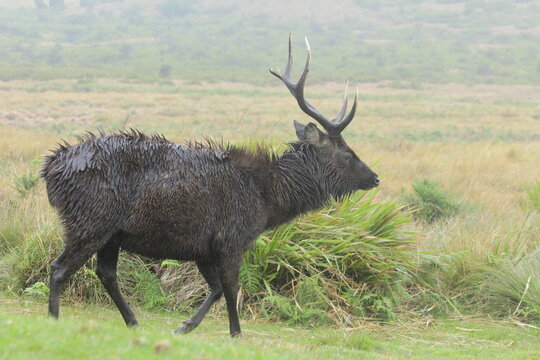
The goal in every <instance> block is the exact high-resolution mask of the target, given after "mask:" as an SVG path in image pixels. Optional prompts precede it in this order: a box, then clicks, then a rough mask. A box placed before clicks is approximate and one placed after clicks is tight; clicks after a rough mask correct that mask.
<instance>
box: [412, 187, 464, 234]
mask: <svg viewBox="0 0 540 360" xmlns="http://www.w3.org/2000/svg"><path fill="white" fill-rule="evenodd" d="M403 198H404V200H405V202H406V203H407V204H409V206H410V207H412V208H414V209H415V210H416V211H415V216H416V217H418V218H419V219H420V220H422V221H425V222H427V223H433V222H435V221H437V220H439V219H445V218H450V217H453V216H455V215H458V214H459V213H461V212H462V211H463V210H464V209H465V205H464V204H463V203H462V202H461V200H460V199H459V198H458V197H457V196H456V195H454V194H452V193H450V192H448V191H446V190H444V189H442V188H441V186H440V185H439V183H437V182H435V181H432V180H429V179H421V180H417V181H415V182H414V184H413V192H412V193H405V194H404V196H403Z"/></svg>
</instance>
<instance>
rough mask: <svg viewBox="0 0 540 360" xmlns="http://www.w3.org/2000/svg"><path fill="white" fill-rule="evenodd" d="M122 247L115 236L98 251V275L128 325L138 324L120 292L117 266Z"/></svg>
mask: <svg viewBox="0 0 540 360" xmlns="http://www.w3.org/2000/svg"><path fill="white" fill-rule="evenodd" d="M119 251H120V247H119V245H118V243H117V242H116V241H115V236H113V238H111V240H109V242H108V243H107V244H106V245H105V246H104V247H103V248H102V249H100V250H99V251H98V253H97V267H96V275H97V276H98V277H99V280H101V283H102V284H103V286H104V287H105V290H107V293H108V294H109V296H110V297H111V299H112V300H113V301H114V303H115V304H116V307H117V308H118V310H119V311H120V314H122V317H123V318H124V321H125V322H126V325H127V326H136V325H138V323H137V319H136V318H135V315H134V314H133V311H132V310H131V308H130V307H129V305H128V303H127V302H126V300H125V299H124V297H123V296H122V293H121V292H120V287H119V286H118V280H117V276H116V267H117V264H118V252H119Z"/></svg>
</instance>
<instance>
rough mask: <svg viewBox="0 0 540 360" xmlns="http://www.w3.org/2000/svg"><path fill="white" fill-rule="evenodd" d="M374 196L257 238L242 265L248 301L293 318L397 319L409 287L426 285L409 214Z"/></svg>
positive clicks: (353, 199)
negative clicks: (398, 310)
mask: <svg viewBox="0 0 540 360" xmlns="http://www.w3.org/2000/svg"><path fill="white" fill-rule="evenodd" d="M375 195H376V192H369V193H357V194H354V195H352V196H351V197H350V198H348V199H345V200H343V201H342V202H339V203H338V202H333V203H331V204H330V205H328V206H327V207H326V208H324V209H323V210H321V211H319V212H316V213H312V214H308V215H306V216H303V217H300V218H298V219H295V220H293V221H292V222H290V223H288V224H286V225H283V226H281V227H279V228H277V229H275V230H273V231H270V232H268V233H265V234H264V235H263V236H261V237H260V238H259V239H258V240H257V241H256V242H255V244H254V247H253V249H252V250H251V251H249V252H248V253H247V254H246V256H245V258H244V263H243V266H242V269H241V281H242V285H243V288H244V289H245V291H246V293H248V296H247V299H245V302H247V303H249V304H250V306H251V308H257V306H259V304H260V307H261V309H260V312H261V313H263V315H267V316H269V317H271V318H279V319H281V320H284V319H287V320H288V321H294V322H297V323H302V322H303V320H302V319H303V318H304V316H305V319H306V320H308V319H309V321H310V322H313V321H314V320H313V319H314V318H318V315H317V314H319V313H325V314H327V316H325V318H328V319H330V320H331V321H332V322H335V323H344V322H346V321H348V320H347V319H349V318H350V316H351V314H353V315H357V316H370V317H375V318H381V319H393V318H395V317H396V316H397V314H396V312H397V309H398V306H399V305H400V304H402V303H403V302H404V301H406V300H407V299H409V295H408V290H409V288H412V287H414V286H423V285H422V284H420V283H423V281H421V280H420V277H419V276H418V272H419V271H420V268H419V265H418V264H419V260H420V259H419V255H418V254H417V253H416V252H415V251H413V248H414V241H415V240H416V234H415V232H414V231H412V229H411V228H410V227H408V226H407V225H409V224H410V222H411V214H410V212H408V211H407V210H405V209H403V208H402V207H400V206H399V205H397V204H396V203H393V202H391V201H385V202H377V201H375ZM261 299H262V301H261ZM308 313H309V316H307V315H305V314H308ZM310 317H311V318H310ZM320 320H321V321H323V322H324V321H326V320H323V318H322V317H321V319H320Z"/></svg>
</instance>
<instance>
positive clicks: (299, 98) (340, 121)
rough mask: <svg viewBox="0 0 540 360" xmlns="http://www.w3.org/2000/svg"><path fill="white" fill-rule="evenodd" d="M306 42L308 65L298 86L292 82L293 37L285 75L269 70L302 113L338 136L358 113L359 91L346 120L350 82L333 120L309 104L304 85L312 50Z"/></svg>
mask: <svg viewBox="0 0 540 360" xmlns="http://www.w3.org/2000/svg"><path fill="white" fill-rule="evenodd" d="M305 40H306V48H307V59H306V65H305V67H304V72H303V73H302V76H300V79H299V80H298V82H297V83H296V84H294V83H293V82H292V81H291V68H292V62H293V58H292V51H291V35H289V60H288V61H287V67H286V68H285V72H284V73H283V75H280V74H279V73H278V72H276V71H274V70H272V69H269V70H270V73H271V74H272V75H274V76H275V77H277V78H278V79H280V80H281V81H283V83H284V84H285V86H287V89H289V91H290V92H291V94H292V95H293V96H294V98H295V99H296V102H298V106H300V109H302V111H304V112H305V113H306V114H308V115H309V116H310V117H312V118H313V119H315V120H316V121H317V122H318V123H319V124H321V126H322V127H323V128H324V129H325V130H326V131H327V132H328V134H329V135H332V136H338V135H339V134H340V133H341V132H342V131H343V129H345V127H346V126H347V125H349V123H350V122H351V120H352V119H353V117H354V113H355V112H356V102H357V99H358V89H356V94H355V95H354V104H353V106H352V109H351V112H350V113H349V115H347V117H345V118H343V117H344V116H345V113H346V111H347V88H348V86H349V83H348V82H347V84H346V86H345V100H344V101H343V106H342V107H341V110H340V111H339V113H338V114H337V116H336V117H335V118H334V119H333V120H328V119H327V118H326V117H325V116H324V115H323V114H321V113H320V112H319V111H318V110H317V109H315V108H314V107H313V106H312V105H311V104H310V103H308V102H307V101H306V99H305V98H304V85H305V84H306V78H307V75H308V72H309V63H310V62H311V49H310V48H309V42H308V40H307V38H305Z"/></svg>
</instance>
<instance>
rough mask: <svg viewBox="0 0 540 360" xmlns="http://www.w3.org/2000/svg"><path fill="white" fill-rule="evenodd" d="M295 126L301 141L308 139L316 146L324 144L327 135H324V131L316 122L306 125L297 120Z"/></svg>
mask: <svg viewBox="0 0 540 360" xmlns="http://www.w3.org/2000/svg"><path fill="white" fill-rule="evenodd" d="M294 127H295V129H296V136H298V139H300V141H307V142H308V143H310V144H313V145H316V146H320V145H322V144H323V141H324V140H325V137H326V135H324V133H323V132H321V131H320V130H319V129H318V128H317V125H315V124H314V123H309V124H307V125H305V126H304V125H302V124H300V123H299V122H298V121H296V120H295V121H294Z"/></svg>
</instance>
